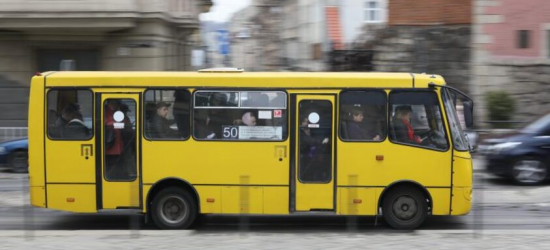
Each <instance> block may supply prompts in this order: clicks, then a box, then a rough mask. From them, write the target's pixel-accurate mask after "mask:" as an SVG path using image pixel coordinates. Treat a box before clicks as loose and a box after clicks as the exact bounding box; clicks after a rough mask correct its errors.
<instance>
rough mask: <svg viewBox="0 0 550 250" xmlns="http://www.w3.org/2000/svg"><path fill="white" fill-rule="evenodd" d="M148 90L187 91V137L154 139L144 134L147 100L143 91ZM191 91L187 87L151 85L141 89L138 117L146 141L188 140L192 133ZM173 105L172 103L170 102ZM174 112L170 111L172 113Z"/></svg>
mask: <svg viewBox="0 0 550 250" xmlns="http://www.w3.org/2000/svg"><path fill="white" fill-rule="evenodd" d="M149 90H152V91H155V90H160V91H163V90H164V91H167V90H174V91H177V90H185V91H187V93H188V94H189V97H190V99H189V136H187V138H183V139H175V138H174V139H169V138H162V139H155V138H149V137H147V135H146V134H145V126H146V123H145V104H146V102H147V100H146V95H145V93H146V92H147V91H149ZM193 100H194V99H193V92H191V91H189V88H187V87H152V88H146V89H145V90H143V100H142V102H141V103H142V107H141V110H142V111H141V117H140V122H141V124H142V126H141V128H140V129H141V134H142V135H143V138H144V139H145V140H147V141H150V142H155V141H178V142H180V141H188V140H189V139H190V138H191V137H192V135H191V134H192V133H193V114H192V113H193V112H192V110H193V103H192V102H193ZM172 105H174V104H172ZM173 113H174V112H173V111H172V115H174V114H173Z"/></svg>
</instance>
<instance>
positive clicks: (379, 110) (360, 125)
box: [340, 91, 386, 141]
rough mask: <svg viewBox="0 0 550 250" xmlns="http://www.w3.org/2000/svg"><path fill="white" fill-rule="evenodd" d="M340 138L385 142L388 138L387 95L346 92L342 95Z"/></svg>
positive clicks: (379, 92) (373, 92) (381, 92)
mask: <svg viewBox="0 0 550 250" xmlns="http://www.w3.org/2000/svg"><path fill="white" fill-rule="evenodd" d="M340 102H341V105H340V138H342V140H344V141H383V140H384V138H386V93H385V92H384V91H345V92H343V93H342V94H340Z"/></svg>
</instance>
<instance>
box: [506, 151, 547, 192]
mask: <svg viewBox="0 0 550 250" xmlns="http://www.w3.org/2000/svg"><path fill="white" fill-rule="evenodd" d="M547 176H548V168H547V167H546V164H544V162H542V161H541V160H540V159H538V158H535V157H526V158H522V159H520V160H518V161H516V162H515V163H514V165H513V166H512V177H513V178H514V181H516V182H517V183H518V184H521V185H538V184H541V183H542V182H543V181H545V180H546V178H547Z"/></svg>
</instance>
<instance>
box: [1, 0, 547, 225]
mask: <svg viewBox="0 0 550 250" xmlns="http://www.w3.org/2000/svg"><path fill="white" fill-rule="evenodd" d="M210 67H238V68H244V69H245V71H308V72H314V71H339V72H342V71H350V72H370V71H390V72H415V73H423V72H425V73H427V74H440V75H442V76H443V77H444V78H445V79H446V81H447V83H448V84H449V85H450V86H453V87H456V88H458V89H460V90H461V91H463V92H465V93H467V94H468V95H470V96H471V97H472V98H473V99H474V101H475V118H476V119H475V129H474V130H471V131H469V133H471V136H470V142H471V143H472V144H474V145H475V146H476V148H479V150H478V152H476V153H475V154H474V155H475V161H474V173H475V176H476V177H475V179H476V189H478V191H479V192H477V194H478V195H483V192H486V194H488V195H486V196H484V197H485V198H483V197H482V198H480V197H477V196H476V197H477V198H476V199H477V202H476V203H475V205H474V208H473V215H471V216H468V217H466V218H467V219H465V220H451V221H438V222H437V223H432V224H430V223H428V226H427V227H428V228H441V227H443V228H464V227H465V228H475V227H476V225H480V224H482V225H490V226H489V227H491V225H492V226H493V227H494V228H509V229H516V228H528V229H540V228H547V225H549V224H550V220H549V219H547V217H548V214H545V213H547V212H549V210H548V207H550V196H549V195H546V194H547V193H548V191H550V189H549V188H548V187H545V186H543V187H536V188H534V187H525V186H517V185H516V184H517V183H511V182H507V181H501V180H498V179H491V178H492V177H487V176H492V175H485V174H486V172H485V165H486V162H487V160H486V157H487V158H491V157H492V156H495V155H502V154H503V152H504V151H503V150H504V149H506V150H511V148H507V147H504V146H510V145H512V144H513V145H512V146H513V147H515V146H517V145H519V144H517V143H518V142H515V141H510V140H509V141H508V142H512V144H510V143H509V144H505V145H504V146H503V147H500V148H494V146H495V145H498V144H499V143H500V144H501V146H502V143H503V142H506V141H502V140H500V141H499V140H494V139H495V138H507V137H508V136H509V135H512V134H518V133H519V134H521V133H524V134H525V133H527V132H528V131H534V130H522V128H523V127H525V126H527V125H528V124H530V123H531V122H533V121H535V120H536V119H539V118H540V117H543V116H544V115H546V114H548V113H550V98H549V97H550V95H549V93H550V92H549V91H550V1H548V0H523V1H518V0H414V1H412V0H0V141H5V140H10V139H15V138H25V137H26V135H27V115H28V113H27V110H28V100H29V84H30V78H31V77H32V76H33V75H34V74H35V72H45V71H68V70H77V71H100V70H101V71H194V70H198V69H202V68H210ZM537 126H538V127H537ZM537 126H535V127H536V129H538V130H536V131H537V134H536V136H535V137H536V138H539V137H541V136H542V137H544V136H546V137H545V139H546V141H545V143H546V144H543V145H542V146H541V145H538V146H537V147H538V148H542V149H546V151H538V154H541V155H542V156H537V157H542V158H541V160H540V162H542V163H543V165H542V166H543V167H544V168H545V169H546V168H547V166H550V157H549V155H550V152H549V151H548V149H550V142H548V138H550V117H549V118H547V119H546V120H544V119H543V122H541V123H539V124H537ZM535 137H533V138H535ZM542 137H541V138H542ZM524 139H525V138H524ZM539 139H540V138H539ZM514 143H515V144H514ZM526 144H527V143H525V142H523V145H526ZM18 145H23V146H10V147H11V148H10V150H14V151H13V152H22V151H24V150H25V149H24V147H26V142H23V143H20V144H18ZM17 147H20V148H17ZM2 148H4V147H3V146H1V145H0V149H2ZM5 148H6V149H7V148H8V147H7V146H6V147H5ZM2 154H4V155H7V154H6V152H2V150H0V156H2ZM491 155H492V156H491ZM18 157H19V158H18ZM25 157H26V155H25V154H24V153H20V154H19V155H18V156H17V157H15V158H13V159H15V160H17V161H16V162H15V163H6V162H4V164H19V165H21V164H22V165H25V164H26V158H25ZM544 157H547V158H544ZM0 158H1V157H0ZM493 158H494V157H493ZM9 159H12V158H9ZM5 160H8V157H7V156H6V158H5ZM501 160H502V159H501ZM544 164H546V166H545V165H544ZM23 167H25V166H23ZM13 168H14V169H16V168H21V166H19V167H15V166H14V167H13ZM539 169H540V168H539ZM531 170H533V169H531ZM535 170H536V169H535ZM23 172H24V171H23ZM547 172H548V171H547V170H545V172H544V174H545V177H547ZM480 176H481V177H480ZM480 178H482V179H480ZM0 179H2V182H0V194H2V195H3V196H2V197H3V198H2V199H0V200H1V201H0V209H2V208H5V209H6V210H9V209H11V208H10V207H14V206H19V205H18V204H20V203H21V202H23V205H21V206H22V207H25V206H28V205H25V204H26V203H25V202H27V203H28V197H25V195H28V192H27V191H25V190H26V188H27V189H28V187H25V185H26V184H23V185H21V184H19V181H23V182H25V180H24V179H25V178H24V177H22V176H21V175H19V176H15V177H13V175H12V174H11V172H10V171H0ZM516 181H517V180H516ZM520 184H529V183H520ZM537 184H540V183H537ZM22 189H23V190H22ZM26 209H27V210H25V209H23V210H24V211H28V209H30V208H26ZM483 211H485V214H486V216H487V217H488V219H486V221H485V223H484V222H483V221H482V222H479V221H476V220H477V219H479V218H477V217H476V216H478V215H480V214H483ZM48 214H50V213H49V212H48ZM6 216H7V215H6ZM52 216H53V217H54V219H49V220H46V222H48V223H50V224H51V223H52V221H54V222H55V221H59V220H61V219H59V218H60V217H56V216H57V214H54V215H52ZM15 217H17V216H15ZM20 217H21V216H20ZM24 218H25V216H22V217H21V219H24ZM63 218H64V219H63V220H66V219H67V217H63ZM72 218H73V220H75V221H76V222H66V221H65V222H64V223H60V224H54V226H53V227H54V228H61V229H82V228H84V229H89V228H90V227H91V228H103V229H105V228H107V229H110V228H111V226H110V225H111V224H109V223H108V222H107V221H109V220H111V219H112V217H93V218H94V219H91V218H92V217H72ZM95 218H99V219H98V220H96V219H95ZM470 218H471V220H472V222H471V223H470ZM0 220H4V219H3V218H2V216H0ZM116 220H119V221H120V220H122V221H126V218H125V217H116V218H115V221H116ZM6 221H9V220H4V222H6ZM79 221H80V222H83V224H82V223H81V224H78V222H79ZM276 221H278V219H277V220H275V221H271V222H272V223H273V222H275V223H276ZM46 222H43V223H44V224H48V223H46ZM290 222H292V220H291V221H290ZM86 223H88V224H86ZM94 223H96V224H94ZM101 223H104V224H101ZM298 223H306V224H307V223H309V222H307V221H306V222H303V221H300V222H298ZM328 223H333V221H329V222H328ZM368 223H371V222H368ZM441 223H442V224H441ZM0 224H3V225H4V227H5V228H8V229H9V228H21V227H20V226H19V224H17V223H15V222H12V224H10V223H8V222H6V223H0ZM371 224H374V223H371ZM78 225H80V226H78ZM82 225H92V226H82ZM434 225H438V226H434ZM440 225H443V226H440ZM464 225H466V226H464ZM510 225H512V226H510ZM518 225H521V226H519V227H518ZM529 225H531V226H529ZM463 226H464V227H463ZM115 228H118V227H116V226H115ZM290 228H292V226H289V227H288V228H287V229H290ZM305 228H307V229H310V228H309V227H305Z"/></svg>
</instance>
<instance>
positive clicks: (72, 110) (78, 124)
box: [63, 104, 90, 139]
mask: <svg viewBox="0 0 550 250" xmlns="http://www.w3.org/2000/svg"><path fill="white" fill-rule="evenodd" d="M79 109H80V106H79V105H78V104H69V105H67V106H66V107H65V109H63V116H64V119H67V120H69V122H68V123H67V125H65V129H64V130H63V136H64V138H69V139H85V138H88V137H89V136H90V131H89V130H88V128H87V127H86V125H84V121H83V118H82V113H80V110H79Z"/></svg>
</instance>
